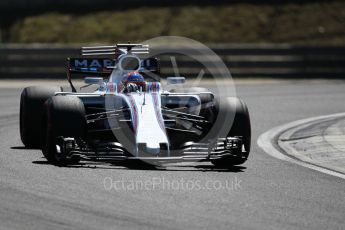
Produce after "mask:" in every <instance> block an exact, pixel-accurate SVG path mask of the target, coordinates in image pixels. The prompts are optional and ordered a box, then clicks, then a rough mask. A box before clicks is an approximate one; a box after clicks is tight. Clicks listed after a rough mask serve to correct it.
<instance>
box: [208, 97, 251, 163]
mask: <svg viewBox="0 0 345 230" xmlns="http://www.w3.org/2000/svg"><path fill="white" fill-rule="evenodd" d="M222 106H227V107H229V108H225V107H223V108H222V107H219V109H218V113H222V111H223V110H227V111H229V110H230V111H235V116H234V120H233V123H232V126H231V129H230V131H229V133H228V135H227V137H236V136H240V137H242V144H243V147H244V150H245V151H244V152H242V155H241V156H227V157H223V158H220V159H216V160H212V161H211V162H212V163H213V164H214V165H215V166H217V167H222V168H224V167H225V168H227V167H231V166H234V165H240V164H243V163H244V162H246V160H247V158H248V156H249V152H250V147H251V124H250V116H249V111H248V108H247V106H246V104H245V103H244V102H243V101H242V100H241V99H239V98H235V97H233V98H228V100H227V103H225V104H222Z"/></svg>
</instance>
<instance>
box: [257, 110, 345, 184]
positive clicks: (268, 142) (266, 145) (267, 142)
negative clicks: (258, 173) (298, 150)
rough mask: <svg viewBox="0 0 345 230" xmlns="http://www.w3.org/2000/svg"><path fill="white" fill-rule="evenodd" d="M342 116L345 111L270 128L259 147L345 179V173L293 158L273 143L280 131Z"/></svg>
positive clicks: (279, 157)
mask: <svg viewBox="0 0 345 230" xmlns="http://www.w3.org/2000/svg"><path fill="white" fill-rule="evenodd" d="M341 116H345V113H336V114H331V115H326V116H318V117H312V118H307V119H302V120H298V121H293V122H290V123H287V124H284V125H281V126H277V127H274V128H272V129H270V130H268V131H267V132H265V133H263V134H261V135H260V136H259V138H258V140H257V144H258V145H259V147H260V148H261V149H263V150H264V151H265V152H266V153H267V154H268V155H270V156H272V157H275V158H277V159H279V160H284V161H288V162H291V163H295V164H297V165H300V166H303V167H306V168H309V169H313V170H316V171H319V172H322V173H325V174H328V175H331V176H335V177H339V178H342V179H345V174H342V173H339V172H335V171H332V170H330V169H326V168H323V167H320V166H317V165H313V164H311V163H307V162H304V161H301V160H298V159H295V158H292V157H290V156H288V155H286V154H285V153H282V152H281V151H280V150H278V149H277V148H276V147H275V146H274V145H273V143H272V142H273V141H274V140H273V139H274V138H275V137H276V136H277V135H278V134H280V133H282V132H284V131H286V130H288V129H291V128H293V127H296V126H299V125H302V124H305V123H308V122H313V121H316V120H319V119H328V118H337V117H341Z"/></svg>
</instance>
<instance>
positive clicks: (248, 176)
mask: <svg viewBox="0 0 345 230" xmlns="http://www.w3.org/2000/svg"><path fill="white" fill-rule="evenodd" d="M244 82H245V81H244ZM0 87H1V88H0V146H1V148H0V229H117V228H122V229H345V221H344V220H345V181H344V180H343V179H341V178H337V177H333V176H331V175H327V174H323V173H321V172H317V171H314V170H311V169H308V168H304V167H302V166H300V165H296V164H293V163H290V162H286V161H281V160H279V159H276V158H273V157H271V156H269V155H268V154H266V153H265V152H264V151H263V150H261V149H260V148H259V147H258V145H257V144H256V140H257V138H258V136H259V135H260V134H261V133H263V132H265V131H267V130H269V129H270V128H272V127H275V126H278V125H281V124H284V123H287V122H291V121H294V120H299V119H303V118H308V117H313V116H321V115H327V114H332V113H340V112H344V110H345V106H344V101H345V83H344V82H342V81H316V82H309V81H278V82H269V81H268V82H265V81H263V82H260V81H255V82H248V83H241V84H238V85H237V86H236V89H237V95H238V96H239V97H241V98H242V99H243V100H244V101H245V102H246V103H247V105H248V108H249V110H250V115H251V121H252V134H253V136H252V151H251V154H250V157H249V160H248V161H247V162H246V163H245V164H243V165H242V166H238V167H234V168H232V169H231V170H226V171H224V170H218V169H216V168H214V167H213V166H212V165H211V164H208V163H202V164H198V163H195V164H194V163H192V164H190V163H188V164H185V163H183V164H180V165H174V166H170V167H167V168H166V169H163V170H153V169H130V168H127V167H125V166H121V165H107V164H101V163H92V162H91V163H87V164H84V165H81V166H73V167H56V166H53V165H50V164H48V163H47V162H46V160H45V159H44V158H43V156H42V153H41V152H40V150H35V149H32V150H29V149H25V148H24V147H23V145H22V143H21V141H20V137H19V125H18V123H19V122H18V120H19V116H18V113H19V99H20V92H21V89H20V88H19V87H20V86H19V85H16V86H15V87H8V84H4V85H1V84H0ZM210 87H211V86H210Z"/></svg>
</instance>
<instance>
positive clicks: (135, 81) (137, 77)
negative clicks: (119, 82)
mask: <svg viewBox="0 0 345 230" xmlns="http://www.w3.org/2000/svg"><path fill="white" fill-rule="evenodd" d="M123 85H124V86H125V88H127V87H129V86H130V87H131V88H136V89H137V90H139V89H140V87H141V89H142V90H143V89H145V86H146V84H145V79H144V77H143V76H142V75H141V74H140V73H138V72H130V73H128V74H127V76H125V77H124V78H123Z"/></svg>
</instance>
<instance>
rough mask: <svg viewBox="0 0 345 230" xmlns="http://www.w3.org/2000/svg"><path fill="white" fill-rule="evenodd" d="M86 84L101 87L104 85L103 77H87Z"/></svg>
mask: <svg viewBox="0 0 345 230" xmlns="http://www.w3.org/2000/svg"><path fill="white" fill-rule="evenodd" d="M84 82H85V84H87V85H101V84H102V83H103V78H102V77H85V78H84Z"/></svg>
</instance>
